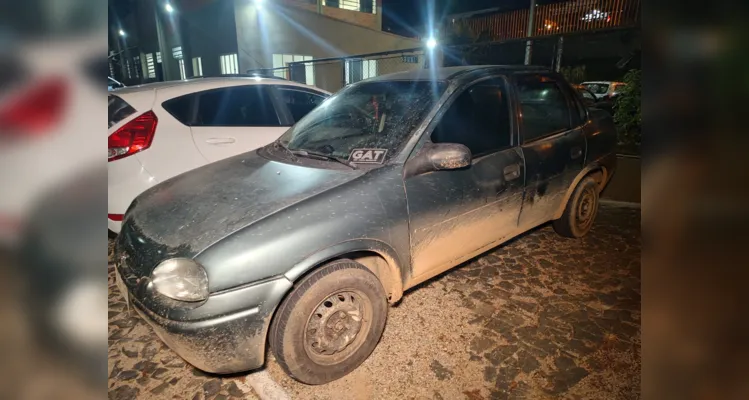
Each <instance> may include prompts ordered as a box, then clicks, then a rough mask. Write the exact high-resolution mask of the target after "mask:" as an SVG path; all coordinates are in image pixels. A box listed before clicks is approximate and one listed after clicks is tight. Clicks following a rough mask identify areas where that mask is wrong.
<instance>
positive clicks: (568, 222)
mask: <svg viewBox="0 0 749 400" xmlns="http://www.w3.org/2000/svg"><path fill="white" fill-rule="evenodd" d="M597 214H598V183H597V182H596V181H595V179H593V178H592V177H590V176H587V177H585V178H583V179H582V180H581V181H580V183H578V184H577V187H576V188H575V191H574V192H573V193H572V196H570V199H569V201H568V202H567V207H566V208H565V209H564V213H563V214H562V217H561V218H559V219H557V220H554V222H553V225H554V230H555V231H556V232H557V233H558V234H560V235H562V236H564V237H569V238H579V237H583V236H585V235H586V234H587V233H588V232H589V231H590V228H591V227H592V226H593V221H594V220H595V219H596V215H597Z"/></svg>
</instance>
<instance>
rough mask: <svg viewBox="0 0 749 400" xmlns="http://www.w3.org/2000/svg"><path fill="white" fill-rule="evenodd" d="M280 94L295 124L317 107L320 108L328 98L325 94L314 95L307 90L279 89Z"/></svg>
mask: <svg viewBox="0 0 749 400" xmlns="http://www.w3.org/2000/svg"><path fill="white" fill-rule="evenodd" d="M278 93H279V94H280V95H281V100H282V101H283V102H284V104H286V107H288V109H289V112H290V113H291V117H292V118H294V122H297V121H299V120H300V119H302V117H304V116H305V115H307V114H308V113H309V112H310V111H312V110H314V109H315V107H317V106H319V105H320V104H321V103H322V102H323V101H325V99H326V98H327V97H328V96H327V95H324V94H323V93H313V92H311V91H306V90H296V89H291V88H284V87H279V88H278Z"/></svg>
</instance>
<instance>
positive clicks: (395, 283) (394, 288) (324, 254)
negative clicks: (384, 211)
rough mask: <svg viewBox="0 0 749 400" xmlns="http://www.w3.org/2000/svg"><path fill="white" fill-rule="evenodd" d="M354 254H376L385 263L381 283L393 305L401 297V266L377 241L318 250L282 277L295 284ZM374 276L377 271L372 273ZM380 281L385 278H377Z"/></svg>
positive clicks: (357, 241) (393, 253) (386, 246)
mask: <svg viewBox="0 0 749 400" xmlns="http://www.w3.org/2000/svg"><path fill="white" fill-rule="evenodd" d="M355 252H370V253H376V254H377V255H379V256H380V257H382V258H383V259H384V260H385V262H386V263H387V269H388V271H387V274H388V276H387V278H388V279H387V282H382V283H383V286H384V287H385V291H386V292H387V293H388V301H389V302H390V303H395V302H397V301H398V300H400V299H401V297H403V275H402V271H403V264H401V261H400V257H398V253H397V252H396V251H395V249H393V248H392V247H391V246H390V245H389V244H387V243H385V242H383V241H380V240H377V239H352V240H347V241H345V242H340V243H338V244H335V245H333V246H330V247H326V248H323V249H320V250H318V251H316V252H314V253H312V254H310V255H308V256H307V257H305V258H304V259H303V260H302V261H300V262H298V263H296V264H295V265H294V266H293V267H292V268H291V269H289V270H288V271H287V272H286V273H285V274H284V276H285V277H286V279H288V280H290V281H292V282H295V281H296V280H297V279H299V278H300V277H301V276H303V275H304V274H306V273H307V272H309V271H311V270H312V269H314V268H315V267H317V266H319V265H321V264H324V263H325V262H327V261H330V260H333V259H335V258H338V257H341V256H344V255H346V254H350V253H355ZM372 272H374V273H375V274H376V275H378V274H377V271H372ZM378 278H380V280H381V281H382V280H383V279H384V278H385V277H383V276H379V275H378Z"/></svg>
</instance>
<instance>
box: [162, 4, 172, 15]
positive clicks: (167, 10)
mask: <svg viewBox="0 0 749 400" xmlns="http://www.w3.org/2000/svg"><path fill="white" fill-rule="evenodd" d="M164 8H165V9H166V12H168V13H171V12H174V7H172V5H171V4H170V3H166V5H165V6H164Z"/></svg>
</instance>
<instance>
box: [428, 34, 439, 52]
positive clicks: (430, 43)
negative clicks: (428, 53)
mask: <svg viewBox="0 0 749 400" xmlns="http://www.w3.org/2000/svg"><path fill="white" fill-rule="evenodd" d="M435 47H437V40H436V39H435V38H433V37H430V38H429V39H428V40H427V48H428V49H429V50H431V49H433V48H435Z"/></svg>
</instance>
